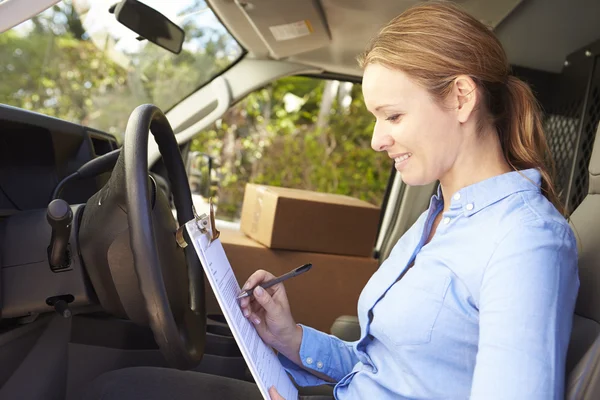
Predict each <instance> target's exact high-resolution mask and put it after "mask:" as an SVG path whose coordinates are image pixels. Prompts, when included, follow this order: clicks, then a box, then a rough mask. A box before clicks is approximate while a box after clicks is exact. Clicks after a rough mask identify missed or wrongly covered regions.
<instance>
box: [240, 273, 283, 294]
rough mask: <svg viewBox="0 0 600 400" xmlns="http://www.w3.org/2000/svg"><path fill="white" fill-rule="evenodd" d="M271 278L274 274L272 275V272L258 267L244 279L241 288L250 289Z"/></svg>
mask: <svg viewBox="0 0 600 400" xmlns="http://www.w3.org/2000/svg"><path fill="white" fill-rule="evenodd" d="M273 278H275V275H273V274H272V273H270V272H267V271H265V270H263V269H259V270H258V271H256V272H255V273H253V274H252V275H250V277H249V278H248V279H247V280H246V283H244V286H242V290H248V289H252V288H253V287H255V286H257V285H258V284H260V283H262V282H265V281H268V280H271V279H273Z"/></svg>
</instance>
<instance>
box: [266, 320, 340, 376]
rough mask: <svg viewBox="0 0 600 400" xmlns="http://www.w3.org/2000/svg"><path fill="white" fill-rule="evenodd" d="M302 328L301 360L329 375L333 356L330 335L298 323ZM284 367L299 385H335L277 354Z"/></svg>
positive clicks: (305, 364) (308, 366) (317, 370)
mask: <svg viewBox="0 0 600 400" xmlns="http://www.w3.org/2000/svg"><path fill="white" fill-rule="evenodd" d="M298 325H299V326H300V327H301V328H302V343H301V344H300V354H299V355H300V360H301V361H302V365H303V366H304V367H305V368H306V369H309V370H312V371H316V372H320V373H322V374H325V375H327V376H335V374H332V372H333V371H331V368H330V365H329V360H330V358H331V344H330V343H329V340H328V339H329V337H328V335H327V334H325V333H323V332H319V331H317V330H316V329H313V328H311V327H308V326H305V325H302V324H298ZM277 357H278V358H279V361H280V362H281V365H282V366H283V368H284V369H285V370H286V371H287V372H288V373H289V374H290V375H291V376H292V378H294V381H296V383H297V384H298V385H299V386H318V385H335V383H332V382H328V381H325V380H323V379H321V378H318V377H316V376H315V375H313V374H311V373H310V372H308V371H306V369H304V368H301V367H300V366H299V365H296V364H295V363H294V362H293V361H291V360H290V359H288V358H287V357H285V356H284V355H283V354H281V353H279V354H278V355H277Z"/></svg>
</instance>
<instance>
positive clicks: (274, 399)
mask: <svg viewBox="0 0 600 400" xmlns="http://www.w3.org/2000/svg"><path fill="white" fill-rule="evenodd" d="M269 396H271V400H285V399H284V398H283V397H281V395H280V394H279V392H278V391H277V389H275V386H271V388H270V389H269Z"/></svg>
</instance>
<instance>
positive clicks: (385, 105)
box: [375, 104, 399, 111]
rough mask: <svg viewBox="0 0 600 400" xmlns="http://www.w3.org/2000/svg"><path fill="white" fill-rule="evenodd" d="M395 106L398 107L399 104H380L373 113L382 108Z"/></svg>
mask: <svg viewBox="0 0 600 400" xmlns="http://www.w3.org/2000/svg"><path fill="white" fill-rule="evenodd" d="M397 105H399V104H382V105H380V106H377V107H375V111H379V110H381V109H382V108H386V107H393V106H397Z"/></svg>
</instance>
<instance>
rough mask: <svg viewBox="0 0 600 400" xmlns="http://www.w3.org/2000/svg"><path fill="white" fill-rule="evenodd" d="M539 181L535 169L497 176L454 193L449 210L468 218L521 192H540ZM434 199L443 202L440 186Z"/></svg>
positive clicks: (539, 175) (539, 178) (539, 177)
mask: <svg viewBox="0 0 600 400" xmlns="http://www.w3.org/2000/svg"><path fill="white" fill-rule="evenodd" d="M541 181H542V176H541V174H540V172H539V171H538V170H537V169H535V168H530V169H525V170H520V171H511V172H507V173H505V174H501V175H497V176H494V177H492V178H488V179H485V180H483V181H481V182H477V183H474V184H472V185H469V186H466V187H464V188H462V189H460V190H459V191H458V192H456V193H454V194H453V196H452V201H451V203H450V210H455V211H458V210H462V211H463V213H464V215H465V216H467V217H470V216H471V215H473V214H475V213H477V212H479V211H481V210H483V209H484V208H486V207H488V206H490V205H492V204H494V203H496V202H498V201H500V200H502V199H504V198H505V197H508V196H510V195H511V194H514V193H518V192H523V191H537V192H540V191H541V190H540V185H541ZM434 199H435V203H438V202H440V203H442V202H443V198H442V187H441V185H438V188H437V194H435V195H434ZM432 200H433V199H432Z"/></svg>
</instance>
